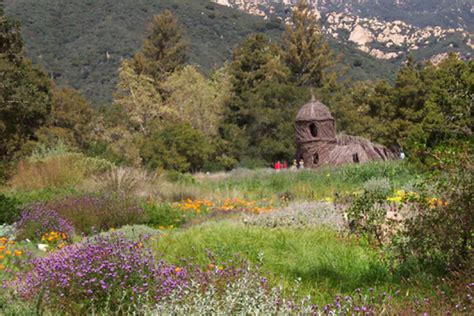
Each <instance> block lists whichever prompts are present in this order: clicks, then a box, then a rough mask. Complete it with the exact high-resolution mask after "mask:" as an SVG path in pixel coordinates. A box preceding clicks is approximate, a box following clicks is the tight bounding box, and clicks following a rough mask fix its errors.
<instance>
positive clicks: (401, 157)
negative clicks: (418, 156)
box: [400, 150, 405, 160]
mask: <svg viewBox="0 0 474 316" xmlns="http://www.w3.org/2000/svg"><path fill="white" fill-rule="evenodd" d="M400 159H401V160H403V159H405V153H404V152H403V150H402V151H400Z"/></svg>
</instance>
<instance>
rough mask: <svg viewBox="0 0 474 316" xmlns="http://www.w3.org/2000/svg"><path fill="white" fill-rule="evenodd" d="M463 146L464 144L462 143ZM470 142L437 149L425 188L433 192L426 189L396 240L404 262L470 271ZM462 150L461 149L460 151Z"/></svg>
mask: <svg viewBox="0 0 474 316" xmlns="http://www.w3.org/2000/svg"><path fill="white" fill-rule="evenodd" d="M463 145H465V144H463ZM472 148H473V147H472V144H470V146H469V145H468V146H467V149H465V148H463V146H462V145H458V146H457V147H455V148H454V149H453V148H444V147H441V148H437V149H438V151H434V152H433V154H434V156H436V157H437V159H438V160H437V161H436V164H434V163H433V164H432V165H431V167H432V168H435V169H434V170H435V171H434V173H433V176H432V178H430V179H428V180H427V182H426V183H425V187H428V188H429V187H433V186H434V188H435V194H438V196H435V197H432V196H430V193H431V192H429V191H428V192H426V191H427V190H426V189H425V192H424V194H423V195H422V197H420V198H419V199H418V200H417V201H416V203H415V205H414V207H413V212H414V216H412V217H411V218H409V219H408V220H407V221H406V223H405V224H404V225H405V230H404V231H402V232H401V233H400V234H399V236H398V238H397V239H396V240H395V245H394V249H395V254H396V256H398V257H397V259H399V260H400V261H401V262H402V263H403V264H407V263H408V264H409V263H410V262H411V261H412V260H413V259H414V260H415V262H417V263H420V264H421V265H422V266H423V267H427V268H429V269H430V270H435V271H436V270H438V271H442V272H447V271H453V270H454V271H457V270H464V271H472V260H473V257H472V255H473V249H474V211H473V208H472V204H473V192H474V186H473V183H474V182H473V181H472V179H473V177H474V172H473V168H472V157H473V152H472ZM462 149H464V150H462Z"/></svg>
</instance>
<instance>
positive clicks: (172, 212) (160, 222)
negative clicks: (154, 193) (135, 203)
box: [143, 203, 193, 227]
mask: <svg viewBox="0 0 474 316" xmlns="http://www.w3.org/2000/svg"><path fill="white" fill-rule="evenodd" d="M143 209H144V210H145V213H146V215H147V223H148V225H151V226H153V227H160V226H162V227H170V226H173V227H179V226H181V225H183V224H184V223H186V221H187V219H188V217H189V216H192V215H193V213H191V212H185V211H183V210H181V209H180V208H179V207H177V206H174V205H172V204H169V203H160V204H150V203H144V204H143Z"/></svg>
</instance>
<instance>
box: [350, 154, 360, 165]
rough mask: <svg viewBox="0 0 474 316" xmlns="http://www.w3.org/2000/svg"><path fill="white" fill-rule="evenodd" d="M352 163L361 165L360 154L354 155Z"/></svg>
mask: <svg viewBox="0 0 474 316" xmlns="http://www.w3.org/2000/svg"><path fill="white" fill-rule="evenodd" d="M352 161H353V162H354V163H359V154H353V155H352Z"/></svg>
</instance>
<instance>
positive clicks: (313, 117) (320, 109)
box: [295, 99, 334, 122]
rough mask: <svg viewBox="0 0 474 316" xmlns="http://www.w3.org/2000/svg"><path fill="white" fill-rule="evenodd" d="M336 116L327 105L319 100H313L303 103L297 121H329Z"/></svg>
mask: <svg viewBox="0 0 474 316" xmlns="http://www.w3.org/2000/svg"><path fill="white" fill-rule="evenodd" d="M327 120H332V121H334V118H333V117H332V115H331V112H329V109H328V107H327V106H325V105H324V104H322V103H321V102H319V101H316V100H314V99H313V100H311V101H310V102H309V103H306V104H305V105H303V107H302V108H301V109H300V110H299V111H298V114H297V115H296V120H295V121H296V122H310V121H327Z"/></svg>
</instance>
